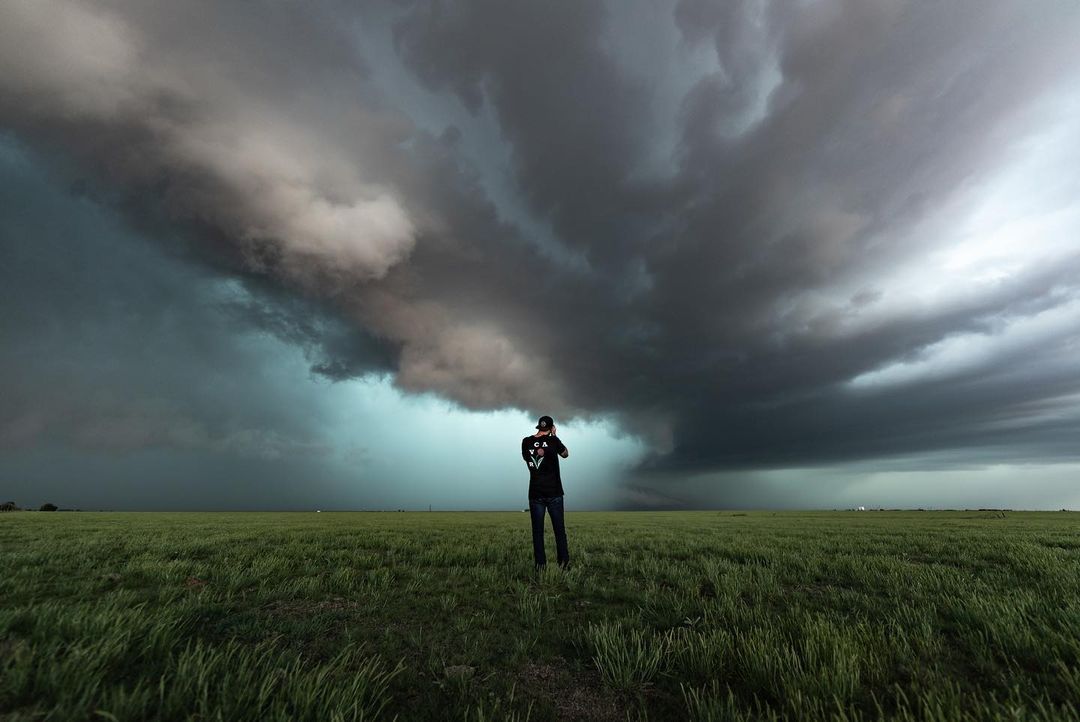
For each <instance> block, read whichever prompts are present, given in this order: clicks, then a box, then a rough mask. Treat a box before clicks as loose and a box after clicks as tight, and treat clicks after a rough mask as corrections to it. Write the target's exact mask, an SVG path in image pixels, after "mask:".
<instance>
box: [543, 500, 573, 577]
mask: <svg viewBox="0 0 1080 722" xmlns="http://www.w3.org/2000/svg"><path fill="white" fill-rule="evenodd" d="M548 513H549V514H551V528H552V529H554V530H555V549H556V554H557V555H558V561H559V566H560V567H565V566H567V565H568V564H569V563H570V551H569V549H567V545H566V526H565V525H564V523H563V498H562V497H561V496H557V497H555V498H554V499H552V500H551V503H550V504H549V505H548Z"/></svg>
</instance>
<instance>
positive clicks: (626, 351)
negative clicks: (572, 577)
mask: <svg viewBox="0 0 1080 722" xmlns="http://www.w3.org/2000/svg"><path fill="white" fill-rule="evenodd" d="M1077 37H1080V6H1078V5H1077V4H1076V3H1073V2H1065V1H1064V0H1045V1H1043V0H1040V1H1039V2H1035V3H1029V4H1025V5H1020V4H1015V3H1000V4H991V5H987V4H985V3H979V2H953V3H948V4H936V3H934V4H927V3H916V2H894V1H889V2H840V1H838V0H816V1H812V2H810V1H808V2H765V1H759V2H749V1H748V2H707V1H704V0H682V1H680V2H675V3H669V4H662V3H646V2H642V3H636V2H630V3H624V2H608V3H600V2H580V1H575V2H554V3H539V4H538V3H516V2H502V1H490V2H487V1H477V2H447V3H434V4H428V3H419V2H415V3H413V2H393V3H390V2H387V3H344V2H341V3H338V2H316V3H292V2H285V3H282V2H265V3H262V2H252V3H243V4H222V3H216V2H191V3H185V4H183V6H182V7H181V6H177V5H172V4H158V3H150V4H148V3H138V2H118V1H112V0H79V1H72V0H66V1H63V2H61V1H58V0H11V1H9V2H6V3H4V4H3V7H2V8H0V127H2V128H3V129H4V132H5V135H4V140H5V145H6V146H7V148H8V151H7V152H8V153H19V154H23V155H21V156H20V157H27V158H30V159H31V160H29V161H26V162H27V163H29V164H31V165H33V166H34V168H35V170H34V171H33V173H38V170H36V169H41V170H40V172H41V173H44V174H46V176H47V178H48V179H49V180H48V181H47V183H49V184H51V187H53V188H54V189H56V188H59V189H67V190H66V191H65V192H67V193H69V194H71V193H74V194H75V196H76V197H78V198H79V199H81V200H80V203H86V204H89V205H90V206H91V207H93V208H98V209H101V210H100V212H101V213H108V214H113V215H114V216H115V217H116V218H118V219H121V221H122V223H123V225H124V227H125V228H126V229H128V232H129V233H130V234H132V236H133V237H137V238H138V241H137V243H139V244H143V245H145V246H148V249H147V250H146V254H151V255H146V256H145V257H143V256H140V258H142V259H143V260H142V261H140V262H145V263H148V264H151V265H153V264H159V263H160V264H161V268H160V269H159V271H157V272H159V273H161V274H162V277H163V278H165V277H166V276H167V277H168V279H171V280H168V281H166V280H163V281H162V283H164V284H166V288H167V289H168V292H167V293H165V294H163V295H157V294H154V293H153V292H152V291H151V290H150V289H148V288H146V287H145V284H139V283H136V282H134V281H132V280H131V279H130V278H128V279H126V280H125V270H124V268H121V267H118V265H117V264H115V263H110V256H109V254H110V253H113V252H116V253H119V251H115V249H114V250H113V251H111V250H110V248H111V246H109V245H108V244H104V245H99V246H98V247H95V248H97V250H95V251H93V252H91V251H89V250H87V248H85V247H84V248H71V249H70V250H65V247H64V241H56V242H52V243H49V244H46V243H44V242H41V243H40V246H41V248H42V249H45V250H42V255H46V254H47V255H50V256H53V257H57V258H59V257H64V256H66V255H67V254H70V255H71V257H73V258H74V257H79V256H86V258H85V259H84V261H83V262H81V264H80V266H79V268H80V270H79V272H78V273H79V275H80V277H81V278H82V281H81V282H85V283H95V284H97V285H96V286H95V288H99V291H100V295H102V296H107V295H108V294H109V293H110V292H111V291H110V289H114V288H115V289H119V290H118V291H117V293H120V292H125V291H124V289H127V291H126V292H127V293H129V294H135V295H136V296H137V297H138V298H144V297H145V301H144V303H145V307H146V308H148V309H149V308H152V307H154V306H155V304H163V303H165V301H163V298H173V294H175V301H174V303H176V304H180V305H183V303H184V301H182V300H181V297H182V296H183V292H182V291H181V289H182V288H188V289H190V291H189V293H190V295H191V298H194V297H195V296H199V297H200V298H203V297H205V296H206V295H207V294H211V295H212V293H214V291H213V290H212V288H220V287H223V286H222V284H226V286H228V287H234V288H242V289H245V291H244V293H245V294H246V295H245V296H244V298H246V299H247V300H245V301H243V302H240V301H235V300H234V301H231V302H229V303H227V304H224V305H222V304H218V305H217V306H215V307H216V308H219V309H220V308H227V309H228V312H227V313H225V314H224V315H221V314H219V315H217V316H214V318H215V319H216V320H214V321H213V322H212V323H211V322H209V321H207V322H206V323H205V324H198V323H196V322H195V321H194V320H193V319H194V316H192V317H191V318H190V319H189V322H190V324H191V325H192V326H193V327H195V326H198V327H199V328H201V329H202V331H201V333H203V335H204V341H205V343H204V344H203V345H201V346H200V345H199V344H192V345H191V346H190V347H189V348H190V349H191V353H192V354H193V356H198V357H199V358H201V359H203V361H205V363H207V364H211V365H214V367H215V368H233V369H237V371H236V373H237V379H238V383H240V384H241V385H251V386H252V387H253V389H252V390H251V393H252V394H256V395H257V394H258V391H257V388H258V384H257V381H256V380H253V379H252V378H247V377H245V372H244V371H243V369H244V368H250V367H252V366H253V365H257V363H258V362H257V361H255V360H252V359H248V358H246V357H238V358H236V359H235V361H234V360H231V359H228V358H225V357H227V356H229V354H231V353H237V354H240V352H239V351H235V350H232V351H229V350H225V349H226V346H227V344H226V346H221V345H217V346H215V344H217V342H216V341H215V340H214V339H218V338H227V337H229V336H230V335H235V334H242V333H248V332H251V331H252V330H254V331H257V332H259V333H265V334H269V335H270V336H272V337H274V338H276V339H278V340H280V341H283V342H284V343H286V344H289V345H291V346H294V347H296V348H297V349H299V350H301V351H302V352H303V354H304V355H305V358H307V359H308V361H309V365H310V368H311V369H312V371H313V372H314V373H315V374H316V375H317V376H319V377H323V378H325V379H328V380H332V381H334V382H347V381H348V380H349V379H362V378H369V377H373V376H376V375H384V376H385V377H386V378H389V379H391V380H392V383H393V384H394V385H395V386H396V387H397V388H398V389H399V390H400V392H402V393H404V394H406V395H412V394H420V395H424V396H425V398H432V397H433V398H438V399H445V400H447V401H449V402H451V403H453V404H456V405H457V406H458V407H459V408H461V409H465V410H471V411H475V412H487V411H492V410H502V409H519V410H522V411H525V412H528V413H540V412H547V413H552V414H553V415H555V416H556V418H568V419H578V420H583V421H584V420H600V419H604V420H608V421H609V422H610V423H611V424H612V425H613V428H615V429H617V430H618V431H619V433H623V432H625V433H628V434H629V435H631V436H632V437H634V438H636V439H638V440H639V443H640V444H641V445H642V447H643V449H644V453H643V455H642V456H641V458H640V462H639V463H638V465H637V467H636V469H635V471H634V473H633V475H632V478H631V477H628V479H627V481H626V483H625V488H626V490H627V494H626V495H624V496H627V498H629V497H634V498H635V499H639V500H645V501H642V502H641V503H653V502H657V500H662V499H664V498H665V497H664V496H663V495H664V494H665V493H666V492H665V489H669V488H673V487H671V486H670V484H675V483H676V482H677V480H679V479H686V478H690V477H691V476H696V477H697V478H705V476H707V475H709V474H715V475H717V476H716V478H717V479H718V481H717V482H716V484H717V485H719V486H716V487H715V488H714V490H713V491H712V492H709V491H702V490H701V489H698V490H697V491H695V492H693V495H692V496H693V497H694V498H700V499H708V500H710V501H712V502H715V501H717V500H718V501H720V502H724V501H725V500H726V497H725V496H724V493H725V492H724V489H727V488H729V487H728V486H725V485H728V484H729V483H730V482H727V481H721V480H719V479H721V478H728V477H727V476H726V475H728V474H730V473H732V472H746V473H747V474H749V475H750V476H748V477H746V478H753V475H754V474H757V473H759V472H761V473H765V472H768V471H769V470H783V469H802V468H810V467H815V466H817V467H820V466H823V465H835V464H851V463H870V464H873V463H875V461H880V462H881V463H885V462H886V461H887V460H892V461H895V460H897V459H904V458H907V459H918V460H919V461H918V462H916V463H917V465H919V464H921V465H922V466H924V467H925V468H927V469H931V470H933V469H941V470H945V469H955V468H959V467H965V466H971V465H979V464H1002V463H1011V464H1022V463H1028V462H1038V463H1040V464H1057V463H1068V462H1075V461H1076V460H1077V458H1076V457H1077V451H1076V449H1077V446H1076V443H1075V440H1076V438H1077V435H1078V432H1080V363H1078V361H1077V358H1078V357H1080V356H1078V354H1080V281H1078V280H1077V279H1078V278H1080V172H1078V171H1077V170H1076V169H1077V168H1080V43H1077V42H1076V38H1077ZM28 172H30V171H28ZM34 177H37V176H34ZM7 182H8V183H12V184H14V183H16V182H17V181H16V180H14V179H12V178H8V179H7ZM35 182H37V181H35ZM43 182H44V181H43ZM35 187H36V186H35ZM29 188H30V185H25V186H24V189H29ZM25 194H30V191H29V190H26V191H25V193H24V195H25ZM20 198H22V196H21V195H19V193H15V192H10V193H8V194H7V195H6V196H5V201H6V202H7V203H9V204H14V203H20V204H22V203H23V201H22V200H19V199H20ZM58 222H59V221H58ZM54 230H55V229H54ZM59 235H60V236H63V234H59ZM70 235H71V238H70V240H69V241H67V242H69V243H73V244H74V243H76V239H75V238H74V235H76V234H70ZM32 236H33V233H30V234H29V235H27V234H25V233H24V232H23V229H19V228H15V227H14V226H12V225H11V224H9V226H8V227H7V228H6V229H5V232H4V235H3V237H2V239H0V242H2V243H3V244H4V246H5V251H4V253H5V257H7V258H9V259H21V260H20V261H19V263H18V264H16V263H15V261H9V264H8V269H9V271H8V273H7V275H6V277H5V285H7V286H8V290H7V291H6V292H5V294H4V304H5V310H8V309H9V308H10V309H15V310H16V311H17V312H14V313H13V314H11V315H12V317H13V318H15V319H22V320H21V321H19V320H9V322H7V324H6V325H5V326H4V329H5V335H7V336H8V339H7V340H5V345H7V346H9V348H10V344H13V343H14V344H19V345H22V346H24V347H27V348H30V349H33V348H37V347H38V346H40V347H41V348H43V349H44V348H45V345H44V344H43V343H41V339H42V338H43V336H42V334H43V333H44V331H41V330H40V328H41V326H40V324H39V323H37V321H40V319H38V315H41V314H43V313H44V312H42V311H41V310H40V308H39V306H40V304H41V303H42V302H40V301H38V300H35V299H41V298H44V297H47V296H50V295H51V294H53V293H55V292H57V291H56V289H52V290H50V288H49V284H50V281H49V279H48V278H47V277H35V276H34V275H33V274H23V273H20V274H17V275H16V274H14V273H13V272H12V271H11V269H14V268H16V267H19V268H23V267H31V266H32V265H33V263H34V261H32V260H28V258H29V256H27V255H26V254H27V253H28V251H27V248H28V247H30V246H33V244H35V239H34V237H32ZM16 246H18V247H19V248H18V250H16ZM137 252H138V251H131V250H127V251H123V253H137ZM154 254H156V255H154ZM158 258H160V260H153V259H158ZM147 259H150V260H147ZM19 264H22V265H19ZM166 267H167V268H168V269H172V270H166ZM177 269H182V270H177ZM132 272H134V271H132ZM177 274H181V275H182V279H183V280H182V279H181V276H177ZM87 277H96V278H97V279H98V280H96V281H90V280H87ZM215 284H216V285H215ZM229 284H231V286H229ZM200 294H201V295H200ZM128 298H129V300H130V298H131V297H130V296H129V297H128ZM51 302H52V301H50V303H51ZM57 303H59V302H57ZM196 305H198V304H196ZM170 307H171V306H170ZM198 307H199V308H204V307H205V304H204V305H202V306H198ZM71 308H73V307H72V306H69V305H64V306H63V307H62V308H59V307H58V310H57V311H56V313H54V314H53V315H52V316H51V318H53V323H54V326H55V329H54V330H55V332H56V333H57V334H59V336H60V337H65V338H66V337H67V336H68V335H70V336H71V340H70V343H71V344H72V346H71V347H70V348H69V349H68V351H69V352H70V354H71V357H72V358H73V359H77V358H79V354H80V353H82V351H79V350H78V348H76V347H77V345H78V340H77V338H74V334H71V333H70V331H66V330H64V329H63V328H61V327H62V326H64V324H69V325H71V326H72V327H75V326H77V325H78V323H79V322H78V320H77V319H75V318H74V317H73V312H72V310H71ZM65 309H67V310H65ZM97 313H98V315H99V316H102V317H103V316H108V315H109V313H110V311H109V310H108V309H107V308H105V309H101V310H99V311H98V312H97ZM189 313H191V314H195V313H197V312H196V311H189ZM32 320H34V321H35V323H33V324H32V323H31V321H32ZM132 328H134V329H139V328H141V327H140V326H138V324H136V325H135V326H133V327H132ZM35 329H37V330H35ZM134 332H135V333H143V334H145V336H144V338H146V339H151V338H156V337H158V336H159V335H160V336H161V337H162V339H167V338H168V334H166V333H163V332H162V331H161V327H160V326H159V325H154V326H153V328H151V327H150V326H147V327H146V328H144V329H143V330H142V331H134ZM192 333H196V331H195V330H192ZM162 343H166V341H165V340H163V341H162ZM35 344H38V346H35ZM63 345H64V344H63V341H59V340H58V341H56V343H53V344H52V345H50V346H48V348H50V349H55V348H58V347H61V346H63ZM210 347H216V348H217V349H218V350H217V351H215V352H213V353H215V354H217V355H218V356H216V357H215V359H216V360H215V359H210V355H212V354H211V352H210V351H209V350H208V349H209V348H210ZM229 348H231V347H229ZM39 353H40V354H42V355H45V354H46V351H44V350H42V351H40V352H39ZM88 353H90V352H88ZM93 353H94V354H103V356H102V358H105V357H108V358H109V359H110V363H111V364H113V365H114V366H115V368H112V370H111V371H110V374H111V373H117V374H120V375H123V374H124V373H126V371H125V369H126V368H128V367H130V368H131V369H132V373H133V375H134V376H135V377H137V378H139V379H144V380H145V383H146V384H149V385H153V378H155V377H154V376H153V374H151V373H150V372H149V371H147V369H146V368H145V367H144V366H142V365H140V359H139V357H138V355H137V354H133V353H132V352H131V350H130V349H128V347H127V346H124V345H118V346H116V347H115V350H114V355H113V356H109V354H108V353H107V352H105V351H102V350H101V349H97V350H93ZM184 353H185V352H184V351H182V350H180V351H177V354H178V355H173V354H171V353H170V356H171V357H172V358H173V359H174V360H176V359H178V358H180V357H182V356H183V355H184ZM91 355H92V354H91ZM180 365H181V364H179V362H177V367H179V366H180ZM38 366H39V364H38V363H37V361H36V359H35V357H34V352H33V351H32V350H30V351H26V352H24V353H22V354H20V355H11V354H6V355H5V356H4V361H3V369H4V378H3V381H2V383H3V384H4V386H5V389H4V391H5V395H6V396H8V397H9V398H10V399H13V401H12V402H11V403H6V404H5V410H4V412H3V416H2V417H0V445H3V446H6V447H9V448H33V447H34V446H35V445H40V444H45V443H56V444H60V445H61V446H65V445H66V446H68V447H72V448H85V447H107V448H109V449H112V450H115V449H117V448H120V449H128V448H144V447H154V448H169V447H179V448H185V449H189V450H190V449H205V450H209V452H212V453H215V454H228V453H233V452H236V453H239V454H241V455H243V454H248V455H254V456H258V457H260V458H269V457H273V456H274V454H277V455H279V456H280V455H283V454H284V455H288V456H290V457H305V456H316V457H317V456H318V455H319V454H320V453H321V450H322V449H323V447H322V445H321V443H322V442H320V441H319V439H318V438H316V437H317V436H318V435H317V434H315V433H314V432H313V431H312V430H311V428H307V427H305V426H304V424H302V423H300V422H299V421H297V420H296V419H290V420H288V422H287V423H286V422H285V421H282V422H281V423H277V424H276V425H273V428H272V429H271V428H270V427H267V428H261V427H260V426H259V424H260V423H262V422H260V421H259V420H258V419H250V418H249V419H240V418H239V417H238V416H236V414H234V413H233V412H231V411H229V410H228V409H227V408H219V407H220V406H222V403H221V402H220V398H218V399H217V400H215V398H212V397H213V395H212V394H205V393H202V392H195V393H191V394H187V393H184V394H180V393H178V392H177V393H173V394H172V395H170V393H167V392H163V391H160V389H158V390H156V391H155V394H154V395H148V392H147V388H149V386H139V385H138V384H135V385H134V386H132V387H130V388H128V390H127V391H126V392H125V391H124V390H122V388H121V387H120V385H118V386H117V388H116V390H115V392H110V393H108V394H103V393H100V389H99V392H98V393H93V392H92V391H93V389H92V388H91V385H90V384H89V383H88V384H87V385H86V386H85V387H79V386H78V384H75V383H74V382H70V381H64V382H63V384H61V385H70V386H71V388H70V389H67V390H66V391H65V392H64V393H59V392H56V385H55V383H53V381H51V380H50V378H49V377H48V375H47V374H45V373H44V372H40V369H37V367H38ZM36 369H37V370H36ZM161 373H162V374H163V375H164V376H163V377H165V376H167V375H168V374H167V373H166V372H165V371H164V370H163V369H162V370H161ZM177 373H179V372H177ZM189 375H190V376H192V378H190V379H186V380H185V381H184V382H183V383H181V382H180V381H179V380H177V381H175V384H174V385H175V386H176V388H180V387H183V388H197V387H198V386H199V376H198V374H196V373H194V372H191V373H190V374H189ZM110 378H111V376H110ZM177 378H179V376H177ZM65 388H66V386H65ZM267 388H268V389H270V388H271V387H270V386H268V387H267ZM50 389H51V390H52V391H49V390H50ZM203 396H206V398H203ZM163 398H164V399H173V400H172V401H167V400H166V401H163V400H161V399H163ZM154 399H157V400H156V401H155V400H154ZM120 407H123V408H124V409H125V410H124V411H123V412H122V413H119V412H116V409H117V408H120ZM268 413H269V412H268ZM312 413H315V412H314V411H313V412H312ZM95 415H104V417H108V418H121V419H125V420H126V421H124V423H119V422H117V423H118V424H119V425H116V426H113V427H110V426H108V425H100V427H94V428H91V427H92V426H94V425H93V424H86V423H83V421H80V419H93V418H95ZM264 421H265V419H264ZM266 423H269V422H266ZM890 463H891V462H890ZM703 475H704V476H703ZM763 483H764V482H763ZM716 489H719V490H720V491H719V492H717V491H716ZM731 493H732V494H735V493H736V492H734V491H732V492H731ZM732 498H734V497H732ZM746 498H751V499H756V497H753V496H750V497H746ZM682 501H683V502H684V503H692V501H693V499H692V498H690V497H683V498H682ZM799 501H800V503H805V504H813V503H814V499H813V498H812V497H807V498H800V500H799Z"/></svg>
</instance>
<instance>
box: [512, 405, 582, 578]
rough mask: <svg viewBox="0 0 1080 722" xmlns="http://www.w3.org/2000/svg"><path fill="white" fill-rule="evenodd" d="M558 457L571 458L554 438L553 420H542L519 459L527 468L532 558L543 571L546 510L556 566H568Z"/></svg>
mask: <svg viewBox="0 0 1080 722" xmlns="http://www.w3.org/2000/svg"><path fill="white" fill-rule="evenodd" d="M560 456H561V457H562V458H564V459H565V458H566V457H568V456H570V452H569V451H567V450H566V446H564V445H563V442H561V441H559V437H558V436H556V435H555V422H554V421H553V420H552V418H551V417H550V416H541V417H540V422H539V423H538V424H537V425H536V433H535V434H530V435H529V436H526V437H525V438H524V439H522V440H521V458H522V459H524V460H525V463H526V464H528V466H529V516H530V517H531V519H532V536H533V557H534V560H535V561H536V568H537V569H542V568H543V567H544V566H545V565H546V564H547V556H546V555H545V554H544V511H545V510H546V511H547V513H548V514H550V515H551V528H552V529H553V530H554V531H555V548H556V553H557V556H558V563H559V566H560V567H562V568H563V569H566V568H567V567H568V566H569V564H570V552H569V551H568V550H567V547H566V527H565V526H564V525H563V488H562V477H561V476H559V457H560Z"/></svg>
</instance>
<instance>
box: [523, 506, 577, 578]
mask: <svg viewBox="0 0 1080 722" xmlns="http://www.w3.org/2000/svg"><path fill="white" fill-rule="evenodd" d="M545 510H547V513H548V514H550V515H551V528H552V529H553V530H554V531H555V550H556V554H557V555H558V561H559V566H566V565H567V564H568V563H569V562H570V552H569V551H567V547H566V527H565V526H564V525H563V498H562V497H561V496H543V497H540V498H539V499H529V516H530V518H531V519H532V536H533V558H534V559H535V561H536V566H538V567H542V566H544V565H545V564H547V555H545V554H544V511H545Z"/></svg>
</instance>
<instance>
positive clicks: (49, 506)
mask: <svg viewBox="0 0 1080 722" xmlns="http://www.w3.org/2000/svg"><path fill="white" fill-rule="evenodd" d="M39 511H56V504H50V503H48V502H46V503H44V504H42V505H41V509H39Z"/></svg>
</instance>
